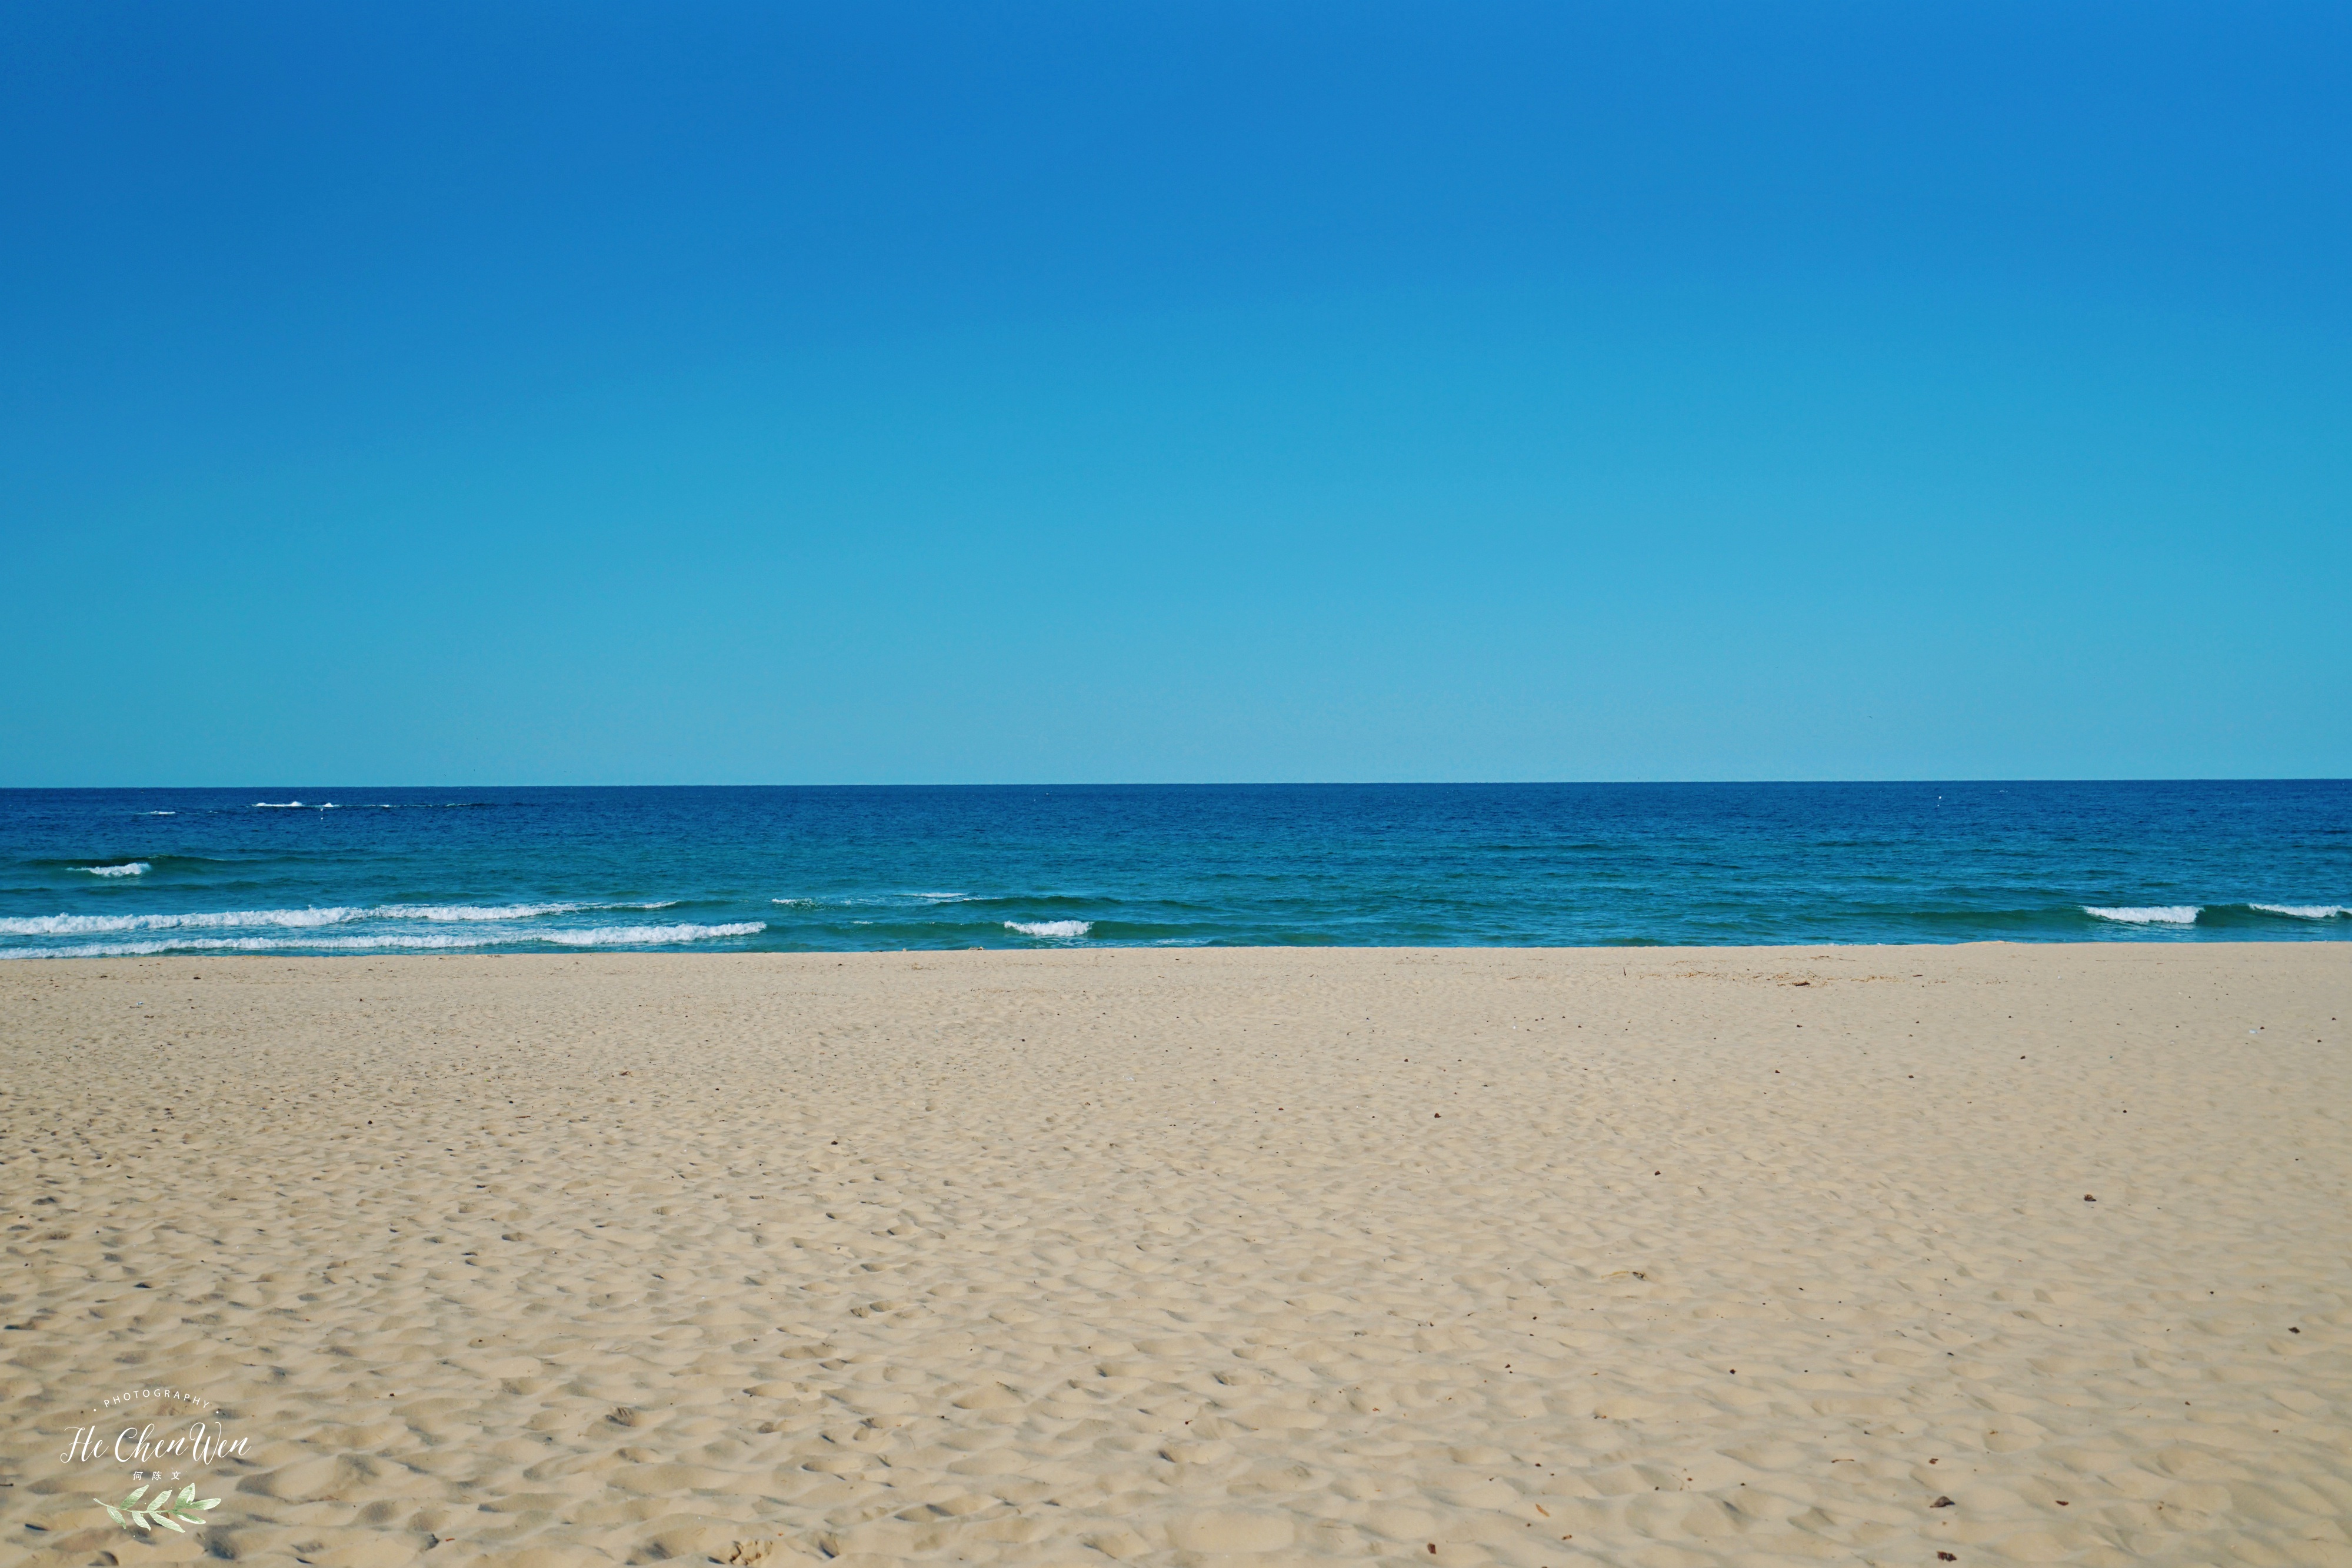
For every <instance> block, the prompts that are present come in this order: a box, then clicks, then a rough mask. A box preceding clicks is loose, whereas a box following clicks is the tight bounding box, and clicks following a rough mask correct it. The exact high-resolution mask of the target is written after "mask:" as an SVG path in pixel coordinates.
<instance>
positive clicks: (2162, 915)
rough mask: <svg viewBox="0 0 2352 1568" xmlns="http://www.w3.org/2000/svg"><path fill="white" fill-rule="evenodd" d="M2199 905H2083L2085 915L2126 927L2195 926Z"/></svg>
mask: <svg viewBox="0 0 2352 1568" xmlns="http://www.w3.org/2000/svg"><path fill="white" fill-rule="evenodd" d="M2199 907H2200V906H2199V905H2197V904H2147V905H2145V906H2134V907H2127V908H2120V909H2098V908H2095V907H2093V906H2092V905H2090V904H2084V905H2083V913H2084V914H2085V915H2094V916H2096V917H2097V918H2098V919H2101V920H2118V921H2121V922H2122V923H2123V924H2124V925H2196V924H2197V911H2198V909H2199Z"/></svg>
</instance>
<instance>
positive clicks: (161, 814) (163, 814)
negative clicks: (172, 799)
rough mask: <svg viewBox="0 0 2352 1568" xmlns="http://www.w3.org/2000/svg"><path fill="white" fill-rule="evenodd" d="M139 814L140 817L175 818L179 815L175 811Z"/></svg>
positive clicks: (143, 812)
mask: <svg viewBox="0 0 2352 1568" xmlns="http://www.w3.org/2000/svg"><path fill="white" fill-rule="evenodd" d="M139 814H140V815H141V816H142V817H176V816H178V815H179V814H180V813H179V812H177V811H142V812H140V813H139Z"/></svg>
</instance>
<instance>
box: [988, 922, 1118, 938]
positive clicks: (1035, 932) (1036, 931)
mask: <svg viewBox="0 0 2352 1568" xmlns="http://www.w3.org/2000/svg"><path fill="white" fill-rule="evenodd" d="M1004 928H1005V929H1006V930H1007V931H1018V932H1019V933H1021V935H1022V936H1085V935H1086V934H1087V932H1089V931H1092V930H1093V929H1094V928H1095V923H1094V922H1093V921H1091V920H1008V921H1006V922H1005V923H1004Z"/></svg>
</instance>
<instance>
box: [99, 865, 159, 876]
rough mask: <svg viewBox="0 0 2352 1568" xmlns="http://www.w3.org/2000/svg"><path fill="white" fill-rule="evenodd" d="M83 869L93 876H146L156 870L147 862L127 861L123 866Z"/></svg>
mask: <svg viewBox="0 0 2352 1568" xmlns="http://www.w3.org/2000/svg"><path fill="white" fill-rule="evenodd" d="M81 869H82V870H84V871H86V872H88V873H89V874H90V875H92V876H145V875H146V874H147V873H149V872H151V871H152V870H154V869H155V868H154V867H153V866H152V865H151V864H150V863H148V862H145V861H126V862H123V863H122V864H121V865H86V866H84V867H82V868H81Z"/></svg>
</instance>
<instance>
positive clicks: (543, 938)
mask: <svg viewBox="0 0 2352 1568" xmlns="http://www.w3.org/2000/svg"><path fill="white" fill-rule="evenodd" d="M767 928H768V927H767V925H766V923H765V922H763V921H758V920H742V921H735V922H732V923H730V924H729V925H603V926H596V927H593V928H592V929H588V930H575V931H495V932H494V931H480V932H454V931H453V932H447V933H436V934H434V935H430V936H310V937H303V936H183V937H177V938H169V937H167V938H165V939H163V940H162V941H156V942H91V943H86V944H84V945H82V946H78V947H16V948H0V958H142V957H149V956H153V955H155V954H158V953H282V952H287V951H289V950H292V951H302V950H309V951H314V952H315V951H320V950H325V951H330V952H339V953H341V952H380V951H382V950H383V949H385V948H399V949H403V950H408V951H418V950H425V951H431V950H446V949H450V948H463V947H505V946H514V945H516V944H518V943H525V942H545V943H548V944H550V945H551V946H558V947H660V946H674V945H675V944H677V943H681V942H708V941H714V940H717V939H719V938H721V937H727V936H756V935H758V934H759V933H760V932H762V931H765V930H766V929H767Z"/></svg>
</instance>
